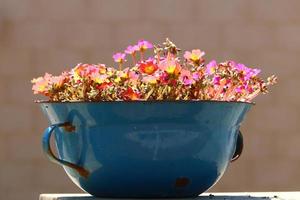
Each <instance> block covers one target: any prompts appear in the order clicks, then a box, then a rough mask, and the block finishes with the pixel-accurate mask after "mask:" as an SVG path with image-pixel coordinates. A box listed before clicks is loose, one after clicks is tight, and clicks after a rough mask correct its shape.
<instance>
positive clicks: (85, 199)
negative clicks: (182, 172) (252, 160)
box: [40, 192, 300, 200]
mask: <svg viewBox="0 0 300 200" xmlns="http://www.w3.org/2000/svg"><path fill="white" fill-rule="evenodd" d="M105 199H108V198H96V197H92V196H91V195H88V194H41V195H40V200H105ZM296 199H297V200H300V192H248V193H247V192H245V193H240V192H239V193H204V194H202V195H200V196H199V197H197V198H195V200H296ZM114 200H117V199H114ZM134 200H138V199H134ZM147 200H150V199H147ZM156 200H157V199H156ZM167 200H171V199H167ZM182 200H183V199H182Z"/></svg>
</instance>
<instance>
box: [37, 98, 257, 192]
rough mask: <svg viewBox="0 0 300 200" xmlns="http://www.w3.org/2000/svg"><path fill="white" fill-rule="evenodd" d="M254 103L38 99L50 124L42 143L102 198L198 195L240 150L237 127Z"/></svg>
mask: <svg viewBox="0 0 300 200" xmlns="http://www.w3.org/2000/svg"><path fill="white" fill-rule="evenodd" d="M251 105H252V104H249V103H242V102H218V101H168V102H167V101H156V102H142V101H134V102H98V103H93V102H72V103H68V102H65V103H54V102H52V103H51V102H40V106H41V108H42V110H43V112H44V113H45V115H46V116H47V117H48V119H49V121H50V124H51V125H50V126H49V127H48V128H47V129H46V130H45V132H44V136H43V149H44V152H45V154H46V155H47V156H48V158H49V159H50V160H51V161H53V162H55V163H57V164H59V165H61V166H63V168H64V169H65V171H66V173H67V174H68V176H69V177H70V178H71V179H72V181H73V182H74V183H75V184H76V185H77V186H78V187H80V188H81V189H83V190H84V191H86V192H88V193H90V194H92V195H94V196H97V197H119V198H125V197H126V198H135V197H136V198H170V197H175V198H181V197H196V196H198V195H199V194H201V193H202V192H204V191H206V190H207V189H209V188H210V187H212V186H213V185H214V184H215V183H216V182H217V181H218V180H219V179H220V178H221V176H222V175H223V173H224V172H225V170H226V168H227V166H228V165H229V163H230V162H231V161H232V160H234V159H236V158H237V157H238V156H239V154H240V152H241V148H242V144H243V143H242V137H241V134H240V132H239V128H240V124H241V122H242V120H243V117H244V115H245V114H246V112H247V111H248V110H249V109H250V107H251ZM52 134H53V135H54V137H55V143H56V148H57V152H58V153H57V154H58V155H57V156H56V155H54V154H53V152H52V150H51V148H50V137H51V135H52Z"/></svg>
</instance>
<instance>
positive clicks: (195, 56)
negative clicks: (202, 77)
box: [183, 49, 205, 66]
mask: <svg viewBox="0 0 300 200" xmlns="http://www.w3.org/2000/svg"><path fill="white" fill-rule="evenodd" d="M204 55H205V52H204V51H201V50H200V49H194V50H192V52H190V51H186V52H185V53H184V56H183V57H184V58H185V59H186V60H188V61H189V62H190V63H192V64H194V65H196V66H199V65H200V64H201V63H202V62H204V59H203V58H202V57H203V56H204Z"/></svg>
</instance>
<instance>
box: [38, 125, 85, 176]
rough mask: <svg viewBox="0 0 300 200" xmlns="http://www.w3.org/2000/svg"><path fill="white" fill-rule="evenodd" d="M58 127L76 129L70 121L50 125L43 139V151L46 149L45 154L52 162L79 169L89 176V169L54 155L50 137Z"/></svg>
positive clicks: (83, 174)
mask: <svg viewBox="0 0 300 200" xmlns="http://www.w3.org/2000/svg"><path fill="white" fill-rule="evenodd" d="M58 127H64V128H65V130H66V131H69V132H71V131H74V127H73V126H72V125H71V123H69V122H65V123H58V124H53V125H51V126H49V127H48V128H46V129H45V131H44V135H43V140H42V144H43V151H44V153H45V155H46V156H47V157H48V159H49V160H50V161H51V162H54V163H56V164H58V165H62V166H67V167H70V168H72V169H74V170H75V171H77V172H78V173H79V174H80V175H81V176H83V177H85V178H87V177H88V176H89V171H88V170H86V169H85V168H83V167H80V166H78V165H76V164H73V163H70V162H68V161H65V160H61V159H59V158H57V157H56V156H55V155H54V153H53V151H52V150H51V146H50V138H51V135H52V133H53V131H54V130H55V129H56V128H58Z"/></svg>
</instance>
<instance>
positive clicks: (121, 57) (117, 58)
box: [113, 53, 126, 63]
mask: <svg viewBox="0 0 300 200" xmlns="http://www.w3.org/2000/svg"><path fill="white" fill-rule="evenodd" d="M125 57H126V54H125V53H116V54H114V55H113V59H114V61H115V62H117V63H123V62H125V61H126V60H125Z"/></svg>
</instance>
